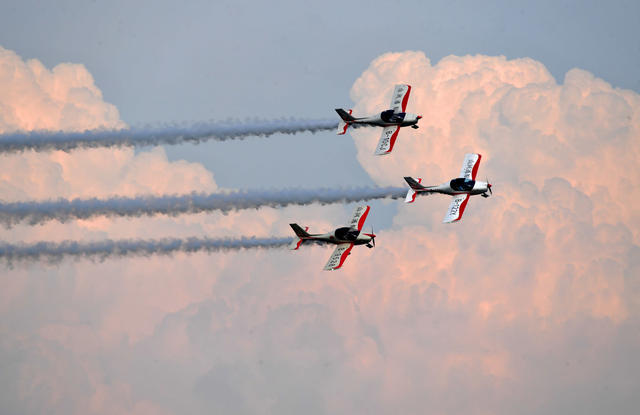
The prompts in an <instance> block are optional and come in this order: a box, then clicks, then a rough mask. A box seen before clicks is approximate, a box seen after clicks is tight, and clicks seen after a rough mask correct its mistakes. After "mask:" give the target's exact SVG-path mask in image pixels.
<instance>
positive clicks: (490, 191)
mask: <svg viewBox="0 0 640 415" xmlns="http://www.w3.org/2000/svg"><path fill="white" fill-rule="evenodd" d="M487 188H488V189H489V193H491V195H492V196H493V190H491V183H489V178H488V177H487Z"/></svg>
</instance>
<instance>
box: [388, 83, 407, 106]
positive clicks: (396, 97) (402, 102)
mask: <svg viewBox="0 0 640 415" xmlns="http://www.w3.org/2000/svg"><path fill="white" fill-rule="evenodd" d="M410 92H411V85H396V88H395V89H394V90H393V98H391V109H393V112H405V111H406V110H407V102H408V101H409V93H410Z"/></svg>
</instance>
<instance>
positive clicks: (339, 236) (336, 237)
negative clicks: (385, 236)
mask: <svg viewBox="0 0 640 415" xmlns="http://www.w3.org/2000/svg"><path fill="white" fill-rule="evenodd" d="M370 209H371V208H370V207H369V206H358V207H356V209H355V211H354V212H353V217H352V218H351V221H350V222H349V226H345V227H342V228H338V229H336V230H335V231H333V232H329V233H324V234H310V233H308V232H307V231H308V230H309V228H307V227H305V228H304V229H302V227H301V226H300V225H298V224H297V223H292V224H291V228H293V231H294V232H295V233H296V235H297V236H298V238H297V239H296V240H294V241H293V242H292V243H291V245H290V246H289V249H293V250H296V249H298V248H300V245H302V244H303V243H305V242H313V243H320V244H336V245H338V246H336V249H335V250H334V251H333V253H332V254H331V257H330V258H329V261H328V262H327V265H325V266H324V269H325V270H326V271H332V270H335V269H338V268H340V267H341V266H342V264H344V261H345V260H346V259H347V257H348V256H349V255H350V254H351V248H353V246H354V245H366V246H367V247H368V248H373V247H374V246H376V241H375V237H376V236H375V235H374V234H373V229H372V230H371V233H361V232H360V231H361V230H362V227H363V226H364V221H365V220H367V215H368V214H369V210H370Z"/></svg>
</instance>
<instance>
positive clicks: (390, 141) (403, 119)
mask: <svg viewBox="0 0 640 415" xmlns="http://www.w3.org/2000/svg"><path fill="white" fill-rule="evenodd" d="M409 93H411V85H396V87H395V89H394V91H393V98H392V99H391V109H388V110H386V111H382V112H381V113H380V114H377V115H372V116H370V117H360V118H356V117H353V116H352V115H351V110H348V111H345V110H343V109H342V108H336V112H337V113H338V115H339V116H340V118H342V120H341V121H340V124H338V135H342V134H344V133H346V132H347V128H349V126H350V125H354V124H355V125H357V124H361V125H373V126H377V127H383V129H382V136H381V137H380V141H379V142H378V147H376V153H375V154H377V155H379V156H380V155H384V154H389V153H391V150H393V145H394V144H395V143H396V139H397V138H398V132H399V131H400V128H401V127H408V126H411V128H418V120H419V119H420V118H422V115H416V114H407V113H406V112H405V111H406V109H407V102H408V101H409Z"/></svg>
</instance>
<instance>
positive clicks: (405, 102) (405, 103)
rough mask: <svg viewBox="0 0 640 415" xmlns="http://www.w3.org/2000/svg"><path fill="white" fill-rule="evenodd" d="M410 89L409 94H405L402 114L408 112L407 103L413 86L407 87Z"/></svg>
mask: <svg viewBox="0 0 640 415" xmlns="http://www.w3.org/2000/svg"><path fill="white" fill-rule="evenodd" d="M407 86H408V87H409V89H407V93H406V94H404V98H403V99H402V112H405V111H406V110H407V102H409V94H410V93H411V85H407Z"/></svg>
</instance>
